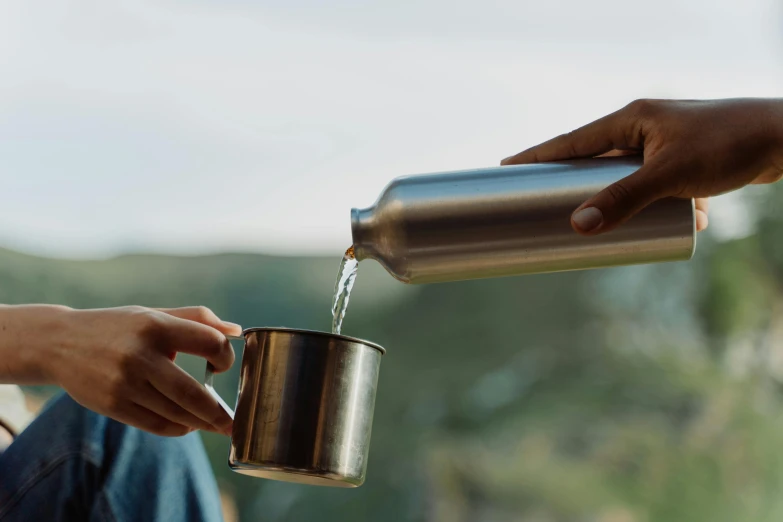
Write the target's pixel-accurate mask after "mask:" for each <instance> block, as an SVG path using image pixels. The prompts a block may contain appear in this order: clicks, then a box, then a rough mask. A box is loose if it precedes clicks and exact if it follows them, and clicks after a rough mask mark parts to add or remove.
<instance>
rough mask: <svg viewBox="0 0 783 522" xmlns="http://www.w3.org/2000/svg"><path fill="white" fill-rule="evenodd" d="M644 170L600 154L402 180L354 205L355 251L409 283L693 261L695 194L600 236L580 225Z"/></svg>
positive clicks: (656, 205)
mask: <svg viewBox="0 0 783 522" xmlns="http://www.w3.org/2000/svg"><path fill="white" fill-rule="evenodd" d="M640 166H641V160H640V159H636V158H633V159H629V158H600V159H587V160H573V161H566V162H557V163H540V164H534V165H515V166H506V167H494V168H487V169H476V170H464V171H457V172H444V173H440V174H429V175H418V176H406V177H401V178H397V179H395V180H393V181H392V182H391V183H390V184H389V185H388V186H387V187H386V188H385V189H384V190H383V192H382V193H381V195H380V197H379V198H378V200H377V201H376V203H375V204H374V205H373V206H371V207H369V208H366V209H361V210H360V209H353V210H352V211H351V228H352V234H353V247H354V252H355V255H356V258H357V259H359V260H360V261H361V260H363V259H375V260H377V261H378V262H379V263H380V264H381V265H382V266H383V267H384V268H385V269H386V270H387V271H388V272H389V273H390V274H391V275H393V276H394V277H395V278H397V279H399V280H400V281H402V282H404V283H436V282H444V281H457V280H464V279H480V278H487V277H501V276H511V275H520V274H533V273H542V272H559V271H566V270H582V269H589V268H602V267H611V266H620V265H632V264H640V263H655V262H662V261H681V260H687V259H690V258H691V257H692V256H693V252H694V248H695V246H696V219H695V210H694V202H693V200H692V199H680V198H666V199H662V200H659V201H658V202H656V203H653V204H652V205H650V206H649V207H647V208H646V209H644V210H643V211H642V212H640V213H639V214H637V215H636V216H634V217H633V218H631V220H630V221H628V222H627V223H625V224H624V225H622V226H620V227H618V228H617V229H615V230H613V231H611V232H608V233H605V234H600V235H598V236H592V237H585V236H582V235H580V234H577V233H576V232H574V230H573V229H572V228H571V223H570V217H571V213H572V212H573V211H574V210H576V208H577V207H578V206H579V205H581V204H582V203H583V202H584V201H585V200H586V199H588V198H589V197H591V196H593V195H595V194H596V193H597V192H599V191H600V190H601V189H603V188H605V187H607V186H608V185H610V184H612V183H613V182H615V181H618V180H620V179H622V178H624V177H625V176H628V175H629V174H631V173H633V172H634V171H635V170H637V169H638V168H639V167H640Z"/></svg>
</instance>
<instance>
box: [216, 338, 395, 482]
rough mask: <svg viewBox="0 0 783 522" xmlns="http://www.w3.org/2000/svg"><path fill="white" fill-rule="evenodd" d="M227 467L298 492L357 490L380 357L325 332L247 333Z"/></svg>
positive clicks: (371, 347)
mask: <svg viewBox="0 0 783 522" xmlns="http://www.w3.org/2000/svg"><path fill="white" fill-rule="evenodd" d="M232 339H241V340H244V343H245V349H244V353H243V355H242V369H241V373H240V377H239V393H238V396H237V403H236V413H235V412H234V411H233V410H232V409H231V408H230V407H229V406H228V405H227V404H226V403H225V401H223V399H222V398H220V396H219V395H218V394H217V392H216V391H215V389H214V387H213V368H212V367H211V365H210V364H209V363H208V364H207V371H206V375H205V380H204V385H205V387H206V388H207V390H208V391H209V392H210V393H211V394H212V395H213V396H214V397H215V398H216V399H217V400H218V402H219V403H220V404H221V406H223V408H225V409H226V411H227V412H228V413H229V414H230V415H231V417H232V418H233V419H234V427H233V432H232V435H231V450H230V453H229V458H228V465H229V466H230V467H231V469H233V470H234V471H236V472H238V473H242V474H245V475H251V476H254V477H261V478H267V479H273V480H281V481H286V482H296V483H299V484H310V485H317V486H333V487H346V488H350V487H358V486H361V485H362V483H363V482H364V478H365V474H366V471H367V456H368V453H369V449H370V434H371V431H372V418H373V411H374V409H375V392H376V388H377V383H378V371H379V369H380V364H381V357H382V356H383V354H384V353H385V350H384V349H383V348H382V347H381V346H378V345H376V344H373V343H370V342H367V341H363V340H361V339H355V338H353V337H347V336H344V335H335V334H329V333H324V332H316V331H309V330H296V329H289V328H250V329H247V330H245V331H244V332H242V336H241V337H237V338H234V337H232Z"/></svg>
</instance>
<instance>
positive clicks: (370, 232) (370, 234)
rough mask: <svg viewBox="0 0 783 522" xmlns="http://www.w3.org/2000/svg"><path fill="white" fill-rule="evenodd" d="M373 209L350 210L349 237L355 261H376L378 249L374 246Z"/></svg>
mask: <svg viewBox="0 0 783 522" xmlns="http://www.w3.org/2000/svg"><path fill="white" fill-rule="evenodd" d="M374 227H375V208H374V207H370V208H363V209H358V208H354V209H351V236H352V238H353V252H354V255H355V256H356V259H357V260H359V261H361V260H362V259H368V258H369V259H376V258H377V255H378V249H377V246H376V245H375V240H374V238H375V234H374Z"/></svg>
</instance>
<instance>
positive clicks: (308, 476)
mask: <svg viewBox="0 0 783 522" xmlns="http://www.w3.org/2000/svg"><path fill="white" fill-rule="evenodd" d="M229 467H230V468H231V469H232V471H235V472H237V473H241V474H242V475H248V476H251V477H257V478H264V479H269V480H277V481H282V482H291V483H295V484H305V485H308V486H326V487H333V488H358V487H359V486H361V485H362V483H363V482H364V481H363V480H361V481H360V480H357V479H351V478H348V477H344V476H341V475H336V474H322V475H316V474H313V473H311V472H308V471H306V470H301V469H295V468H294V469H287V468H281V467H265V466H253V465H247V464H238V463H229Z"/></svg>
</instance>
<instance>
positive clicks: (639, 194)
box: [571, 164, 666, 236]
mask: <svg viewBox="0 0 783 522" xmlns="http://www.w3.org/2000/svg"><path fill="white" fill-rule="evenodd" d="M661 178H662V173H661V172H660V168H657V167H656V166H654V165H649V164H645V165H643V166H642V168H640V169H639V170H637V171H636V172H634V173H633V174H631V175H630V176H627V177H625V178H623V179H621V180H620V181H617V182H615V183H612V184H611V185H609V186H608V187H606V188H605V189H603V190H602V191H601V192H599V193H598V194H596V195H595V196H593V197H592V198H590V199H588V200H587V201H585V202H584V203H582V205H580V206H579V208H578V209H576V210H575V211H574V213H573V214H572V215H571V226H572V227H573V228H574V230H576V231H577V232H579V233H580V234H583V235H586V236H593V235H597V234H602V233H604V232H609V231H610V230H613V229H614V228H616V227H617V226H619V225H621V224H623V223H625V222H626V221H628V220H629V219H630V218H631V217H632V216H634V215H635V214H636V213H638V212H639V211H640V210H642V209H643V208H645V207H646V206H648V205H649V204H651V203H653V202H654V201H657V200H659V199H661V198H662V197H665V196H666V193H665V191H664V190H663V189H662V187H661V183H660V181H658V180H660V179H661Z"/></svg>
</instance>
